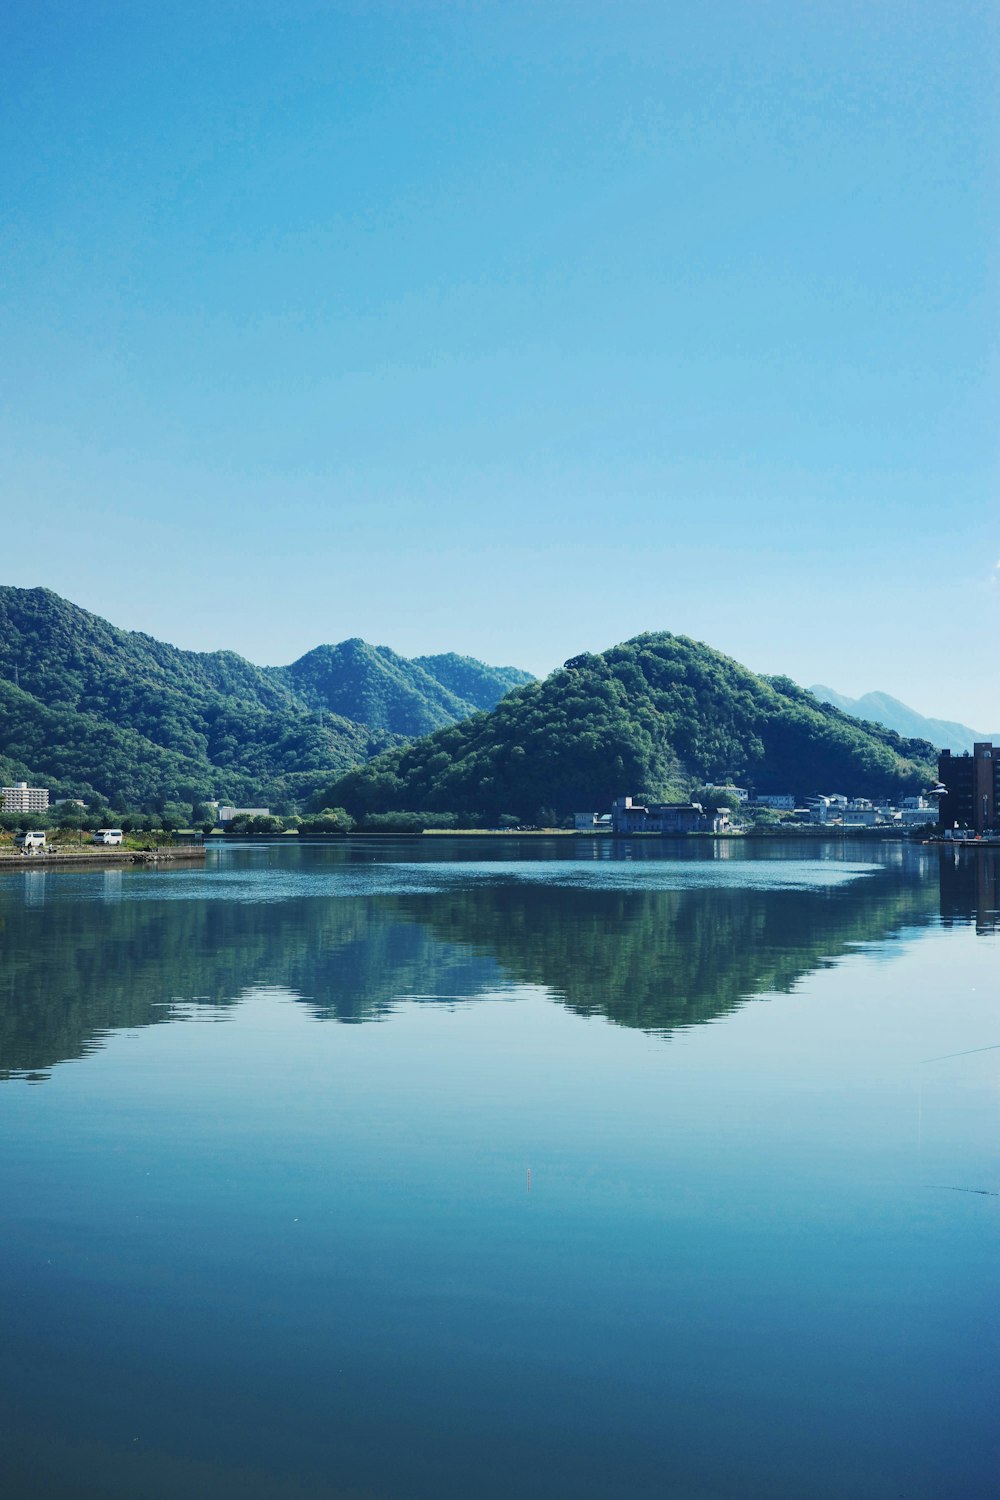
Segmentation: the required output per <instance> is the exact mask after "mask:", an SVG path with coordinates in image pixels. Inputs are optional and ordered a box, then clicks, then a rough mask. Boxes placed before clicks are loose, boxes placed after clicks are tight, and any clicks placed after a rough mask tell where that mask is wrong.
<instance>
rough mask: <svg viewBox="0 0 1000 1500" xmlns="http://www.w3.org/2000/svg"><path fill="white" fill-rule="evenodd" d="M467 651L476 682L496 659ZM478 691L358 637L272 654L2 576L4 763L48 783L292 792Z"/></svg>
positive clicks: (228, 793)
mask: <svg viewBox="0 0 1000 1500" xmlns="http://www.w3.org/2000/svg"><path fill="white" fill-rule="evenodd" d="M443 660H444V661H446V662H447V661H450V660H451V658H443ZM455 660H456V661H459V662H461V661H463V660H464V659H463V658H455ZM469 665H470V669H471V668H477V669H478V671H479V674H480V679H481V680H482V682H483V683H485V682H487V681H488V680H489V679H490V675H491V674H492V673H494V669H492V668H489V667H485V666H483V665H482V664H481V663H470V664H469ZM510 670H511V669H503V668H501V669H498V670H497V671H496V673H495V678H496V689H495V693H494V697H493V700H492V701H493V702H496V699H497V698H498V697H499V696H500V694H501V693H502V692H503V691H505V681H504V674H505V672H509V671H510ZM340 705H343V708H341V707H340ZM476 706H477V705H475V704H473V703H470V702H466V701H465V700H463V699H460V698H458V697H457V696H456V695H455V694H454V693H453V692H452V691H451V690H450V689H449V688H448V687H446V686H445V685H444V684H443V683H442V682H440V681H439V680H438V679H437V678H436V677H435V676H434V675H433V674H432V673H430V672H428V671H427V670H426V669H425V668H423V667H421V666H419V665H416V664H414V663H411V662H407V661H406V660H405V659H404V658H402V657H398V656H396V655H395V653H394V652H392V651H389V650H388V649H387V648H385V647H373V646H368V645H366V644H365V642H363V641H349V642H345V643H344V644H343V645H342V646H322V647H319V648H318V649H317V650H316V651H313V652H310V653H308V655H307V656H305V657H303V658H301V660H300V661H298V662H296V663H294V664H293V665H292V666H291V667H286V668H274V669H267V668H264V667H258V666H255V665H254V664H253V663H252V662H249V661H246V660H245V659H244V658H243V657H241V656H238V655H237V654H236V653H235V652H232V651H216V652H196V651H182V650H179V649H178V648H177V647H175V646H170V645H167V644H166V643H165V642H163V641H157V640H154V639H153V637H152V636H148V635H143V634H140V633H138V632H134V631H126V630H119V629H117V628H116V627H115V626H113V625H110V624H109V623H108V622H107V621H106V620H102V619H100V618H99V616H97V615H93V614H90V613H89V612H88V611H87V610H83V609H80V608H78V607H77V606H76V605H74V604H71V603H70V602H69V601H68V600H66V599H62V598H60V597H59V595H58V594H54V593H52V592H51V591H50V590H48V589H16V588H0V774H2V775H3V776H4V777H5V779H6V778H10V779H13V780H17V779H23V780H27V781H30V782H32V783H34V784H44V785H47V786H48V787H49V788H50V790H51V791H53V792H54V793H55V794H56V795H81V796H84V797H87V796H88V795H92V794H93V793H95V792H96V793H100V794H101V795H103V796H105V797H107V798H109V799H111V800H112V801H113V802H114V803H115V804H116V805H118V806H122V807H125V806H129V807H133V806H138V805H142V804H145V803H155V802H157V801H163V800H180V801H188V802H192V803H193V802H196V801H201V800H203V799H205V798H208V797H220V798H226V799H232V800H233V801H236V802H239V803H247V802H249V803H256V802H258V801H262V800H263V801H266V802H268V803H273V804H275V805H283V804H295V803H298V802H300V801H301V800H303V799H304V798H307V797H309V796H310V795H311V794H312V793H313V792H315V790H316V788H317V787H319V786H321V785H323V784H325V783H326V782H328V781H329V779H330V777H331V776H334V775H338V774H340V773H341V772H343V771H346V770H347V769H349V768H350V767H351V766H355V765H357V764H359V763H360V762H363V761H364V760H366V759H367V758H368V757H370V756H371V755H373V754H376V753H377V752H378V751H380V750H383V749H385V748H387V747H388V746H391V745H393V744H394V743H397V742H398V740H399V739H400V738H401V737H402V736H404V735H405V736H412V735H415V734H418V733H422V732H424V731H425V730H427V729H432V728H436V727H437V726H438V725H440V724H448V723H452V722H453V721H454V720H455V719H458V718H461V717H463V716H465V715H467V714H469V713H471V712H473V711H474V710H475V707H476ZM348 709H349V710H350V712H347V711H346V710H348Z"/></svg>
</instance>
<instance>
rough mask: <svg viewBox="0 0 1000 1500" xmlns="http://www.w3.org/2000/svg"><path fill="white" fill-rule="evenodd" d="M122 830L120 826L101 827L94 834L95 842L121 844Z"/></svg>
mask: <svg viewBox="0 0 1000 1500" xmlns="http://www.w3.org/2000/svg"><path fill="white" fill-rule="evenodd" d="M121 841H122V831H121V829H120V828H99V829H98V830H97V832H96V833H95V834H94V843H95V844H120V843H121Z"/></svg>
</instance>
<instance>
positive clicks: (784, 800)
mask: <svg viewBox="0 0 1000 1500" xmlns="http://www.w3.org/2000/svg"><path fill="white" fill-rule="evenodd" d="M753 804H754V806H755V807H773V808H774V809H775V811H776V812H794V810H795V798H794V797H793V796H792V794H791V792H758V793H757V795H756V797H754V799H753Z"/></svg>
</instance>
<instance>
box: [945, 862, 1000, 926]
mask: <svg viewBox="0 0 1000 1500" xmlns="http://www.w3.org/2000/svg"><path fill="white" fill-rule="evenodd" d="M939 870H940V877H939V878H940V888H941V920H942V922H944V923H945V925H946V926H949V927H950V926H953V925H955V924H956V923H966V922H975V924H976V931H977V932H978V933H981V934H983V935H985V934H987V933H991V932H996V931H997V930H998V927H1000V854H998V852H997V851H996V850H995V849H942V850H941V851H940V867H939Z"/></svg>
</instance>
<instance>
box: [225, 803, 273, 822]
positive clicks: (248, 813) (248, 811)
mask: <svg viewBox="0 0 1000 1500" xmlns="http://www.w3.org/2000/svg"><path fill="white" fill-rule="evenodd" d="M270 816H271V809H270V808H269V807H220V808H219V822H220V823H231V822H232V821H233V819H234V818H269V817H270Z"/></svg>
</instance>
